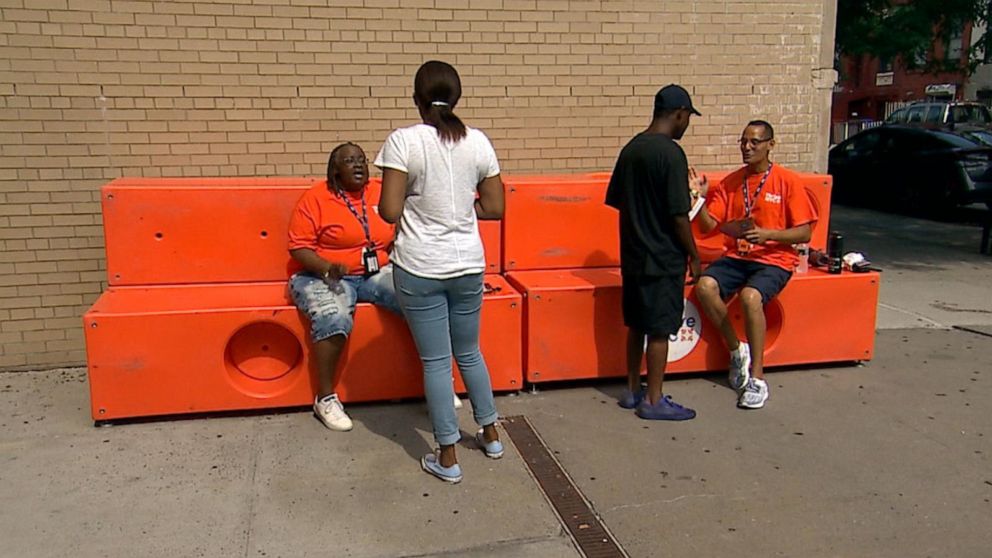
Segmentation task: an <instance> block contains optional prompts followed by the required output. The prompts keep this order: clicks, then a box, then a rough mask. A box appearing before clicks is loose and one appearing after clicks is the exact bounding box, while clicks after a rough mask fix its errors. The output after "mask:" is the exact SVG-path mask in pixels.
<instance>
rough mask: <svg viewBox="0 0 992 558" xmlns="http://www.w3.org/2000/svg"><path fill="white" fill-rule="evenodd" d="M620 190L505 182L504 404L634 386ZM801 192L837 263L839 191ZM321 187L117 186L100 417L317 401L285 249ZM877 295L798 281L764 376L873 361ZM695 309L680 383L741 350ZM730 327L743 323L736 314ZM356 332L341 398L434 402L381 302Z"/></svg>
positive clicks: (849, 277) (495, 298)
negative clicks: (570, 386) (550, 387)
mask: <svg viewBox="0 0 992 558" xmlns="http://www.w3.org/2000/svg"><path fill="white" fill-rule="evenodd" d="M721 176H722V175H721V174H718V173H710V178H711V180H718V179H719V178H720V177H721ZM608 180H609V173H589V174H581V175H570V176H569V175H566V176H563V175H556V176H521V177H505V183H506V188H507V211H506V216H505V218H504V220H503V222H502V223H500V222H484V223H480V233H481V234H482V238H483V244H484V245H485V248H486V263H487V271H488V272H489V274H487V277H486V282H487V283H488V284H489V285H490V287H491V289H490V290H489V292H487V294H486V295H485V297H484V302H483V311H482V320H483V324H482V338H481V343H482V350H483V353H484V354H485V356H486V360H487V363H488V364H489V367H490V373H491V375H492V379H493V386H494V388H495V389H496V390H498V391H504V390H518V389H520V388H522V387H523V384H524V382H525V381H527V382H535V383H536V382H545V381H554V380H571V379H580V378H596V377H610V376H622V375H623V373H624V366H623V358H624V357H623V347H624V335H625V328H623V322H622V317H621V310H620V288H619V287H620V275H619V271H618V269H617V266H618V265H619V239H618V231H617V216H616V212H615V211H614V210H613V209H611V208H608V207H606V206H605V205H604V203H603V199H604V196H605V192H606V184H607V181H608ZM804 180H805V184H806V186H807V189H808V191H809V193H810V195H811V197H812V199H813V201H814V203H815V204H816V206H817V207H818V210H819V212H820V221H819V223H818V224H817V226H816V228H815V229H814V232H813V240H812V242H811V245H812V247H814V248H819V249H823V248H824V247H825V245H826V237H827V225H828V222H829V210H830V179H829V177H826V176H820V175H805V176H804ZM311 184H312V180H311V179H300V178H295V179H294V178H288V179H240V178H239V179H118V180H115V181H113V182H111V183H110V184H108V185H107V186H105V187H104V189H103V193H102V196H103V210H104V230H105V236H106V246H107V273H108V281H109V283H110V287H109V288H108V290H107V292H105V293H104V294H103V295H102V296H101V297H100V299H99V300H98V301H97V302H96V303H95V304H94V305H93V307H92V308H91V309H90V310H89V311H88V312H87V313H86V315H85V316H84V326H85V330H86V345H87V360H88V365H89V379H90V391H91V405H92V413H93V418H94V419H96V420H112V419H117V418H125V417H136V416H149V415H164V414H177V413H193V412H205V411H220V410H238V409H258V408H274V407H286V406H302V405H308V404H309V403H310V402H311V401H312V397H313V393H314V392H315V389H316V388H315V377H314V374H313V371H312V370H311V363H310V360H309V351H308V350H307V349H306V347H307V344H308V341H307V328H306V323H305V321H304V320H303V319H302V318H301V316H300V315H299V313H298V312H297V311H296V309H295V308H294V307H293V306H292V304H291V303H290V301H289V299H288V297H287V292H286V278H287V277H288V264H289V256H288V254H287V252H286V247H285V238H286V229H287V227H288V222H289V215H290V212H291V210H292V208H293V206H294V205H295V203H296V200H297V199H298V198H299V196H300V195H301V194H302V192H303V191H304V190H305V189H306V188H308V187H309V186H310V185H311ZM218 231H222V232H223V235H222V236H219V237H218V235H217V232H218ZM697 232H698V231H697ZM204 238H210V239H216V240H214V241H212V242H204V241H203V239H204ZM697 242H698V243H699V244H700V246H701V249H702V251H703V253H704V254H705V256H706V258H707V259H709V260H712V259H714V258H716V257H717V256H719V255H720V254H721V253H722V250H723V247H722V242H721V240H720V237H719V236H718V235H711V236H709V237H705V238H703V237H702V236H697ZM499 273H505V274H506V276H505V278H504V277H503V276H501V275H499ZM878 283H879V277H878V275H877V274H875V273H867V274H850V273H845V274H842V275H827V274H824V273H821V272H818V271H815V270H814V271H811V272H809V273H808V274H806V275H802V276H796V277H795V278H794V279H793V280H792V281H791V282H790V284H789V286H787V287H786V289H785V290H784V291H783V292H782V294H781V295H780V297H778V299H777V300H776V301H775V302H773V303H772V304H770V305H769V307H768V321H769V326H770V330H769V337H768V347H767V352H766V363H767V364H768V365H771V366H775V365H786V364H800V363H816V362H830V361H846V360H866V359H870V358H871V357H872V353H873V350H874V325H875V308H876V305H877V299H878ZM518 289H519V292H518ZM521 293H522V294H521ZM687 297H688V299H689V304H688V305H687V313H686V316H685V323H684V327H683V328H682V330H681V331H680V332H679V334H678V335H677V336H676V339H674V340H673V346H672V347H673V348H672V350H671V351H670V360H671V361H672V364H671V366H670V371H671V372H690V371H704V370H719V369H723V368H724V367H725V366H726V358H727V355H726V351H725V350H723V349H722V347H721V345H720V342H719V339H718V337H717V335H716V332H715V330H714V328H713V327H711V326H708V325H707V324H706V323H705V320H704V319H703V318H702V317H701V316H700V315H699V310H698V308H697V306H696V305H695V303H694V301H693V299H692V297H691V293H689V291H688V290H687ZM838 301H840V302H838ZM731 313H732V316H733V319H734V320H735V322H736V324H737V325H738V326H739V325H740V310H739V308H738V307H737V306H736V305H734V304H732V305H731ZM356 320H357V322H358V326H357V327H356V328H355V330H354V332H353V334H352V338H351V340H350V341H349V343H348V345H347V348H346V354H345V356H344V358H343V359H342V364H341V366H342V367H343V370H342V376H341V382H340V385H339V393H340V394H341V397H342V399H343V400H345V401H346V402H355V401H372V400H387V399H400V398H408V397H418V396H420V395H421V394H422V392H423V389H422V383H421V382H422V380H421V375H420V373H419V370H420V366H419V361H418V359H417V358H416V352H415V350H414V347H413V343H412V340H411V339H410V336H409V332H408V331H407V329H406V326H405V325H404V324H403V322H402V320H401V319H400V318H398V317H396V316H393V315H391V314H389V313H388V312H386V311H384V310H381V309H378V308H375V307H373V306H370V305H367V304H360V305H359V307H358V309H357V310H356ZM457 387H458V389H459V390H461V389H463V387H462V386H461V383H460V382H458V384H457Z"/></svg>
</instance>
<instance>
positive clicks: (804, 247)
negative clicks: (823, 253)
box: [794, 242, 809, 274]
mask: <svg viewBox="0 0 992 558" xmlns="http://www.w3.org/2000/svg"><path fill="white" fill-rule="evenodd" d="M794 246H795V248H796V255H797V256H799V262H798V263H797V264H796V273H798V274H802V273H806V272H807V271H809V244H807V243H805V242H800V243H799V244H795V245H794Z"/></svg>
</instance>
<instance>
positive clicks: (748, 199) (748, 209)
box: [362, 163, 772, 217]
mask: <svg viewBox="0 0 992 558" xmlns="http://www.w3.org/2000/svg"><path fill="white" fill-rule="evenodd" d="M771 172H772V163H768V170H766V171H765V175H764V176H762V177H761V182H759V183H758V187H757V188H755V190H754V201H753V202H752V201H751V196H749V195H748V192H747V175H746V174H745V175H744V217H750V216H751V208H752V207H753V206H755V205H757V204H758V194H760V193H761V189H762V188H764V187H765V181H767V180H768V175H769V174H771ZM362 201H365V198H362Z"/></svg>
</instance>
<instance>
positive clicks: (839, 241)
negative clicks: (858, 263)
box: [827, 233, 844, 273]
mask: <svg viewBox="0 0 992 558" xmlns="http://www.w3.org/2000/svg"><path fill="white" fill-rule="evenodd" d="M827 258H828V259H829V262H828V263H827V272H828V273H840V272H841V270H842V269H843V268H844V236H843V235H841V234H840V233H830V238H828V239H827Z"/></svg>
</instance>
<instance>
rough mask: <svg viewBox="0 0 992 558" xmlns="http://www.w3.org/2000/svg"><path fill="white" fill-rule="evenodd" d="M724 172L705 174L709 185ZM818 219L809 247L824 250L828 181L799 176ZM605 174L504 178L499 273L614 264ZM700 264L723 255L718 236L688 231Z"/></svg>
mask: <svg viewBox="0 0 992 558" xmlns="http://www.w3.org/2000/svg"><path fill="white" fill-rule="evenodd" d="M727 174H728V173H727V172H706V175H707V177H708V178H709V180H710V182H711V183H716V182H719V181H720V180H722V179H723V178H724V177H725V176H726V175H727ZM800 176H801V178H802V180H803V183H804V185H805V186H806V189H807V193H808V194H809V196H810V199H811V200H812V202H813V205H814V206H815V207H816V209H817V212H818V214H819V220H818V221H817V224H816V226H815V227H814V228H813V238H812V241H811V242H810V245H811V246H812V247H813V248H816V249H819V250H824V249H825V248H826V244H827V232H828V228H829V223H830V187H831V184H832V177H830V176H829V175H822V174H801V175H800ZM609 177H610V175H609V173H590V174H577V175H571V178H570V177H569V176H567V175H566V176H561V175H556V176H554V177H542V176H538V177H530V176H527V177H514V176H508V177H505V178H504V183H505V185H506V190H507V192H506V215H505V217H504V219H503V269H504V270H505V271H514V270H518V271H519V270H540V269H568V268H581V267H616V266H619V265H620V239H619V231H618V226H617V213H616V210H614V209H613V208H610V207H608V206H607V205H606V204H605V203H604V199H605V197H606V187H607V184H608V183H609ZM693 232H694V234H695V236H696V244H697V246H698V248H699V250H700V253H701V256H702V257H703V259H704V260H712V259H715V258H716V257H718V256H719V255H720V254H722V253H723V250H724V248H723V239H722V237H721V235H720V234H719V233H713V234H710V235H703V234H702V233H701V232H700V231H699V230H698V227H696V226H694V227H693Z"/></svg>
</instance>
